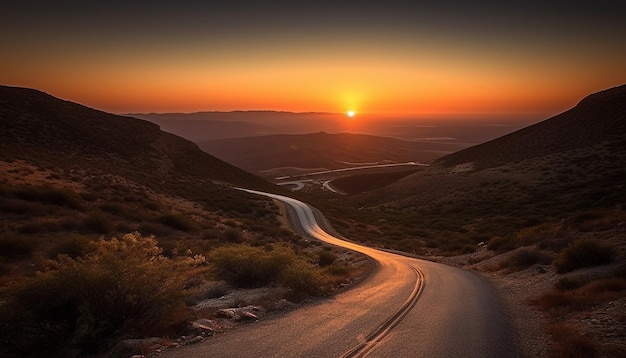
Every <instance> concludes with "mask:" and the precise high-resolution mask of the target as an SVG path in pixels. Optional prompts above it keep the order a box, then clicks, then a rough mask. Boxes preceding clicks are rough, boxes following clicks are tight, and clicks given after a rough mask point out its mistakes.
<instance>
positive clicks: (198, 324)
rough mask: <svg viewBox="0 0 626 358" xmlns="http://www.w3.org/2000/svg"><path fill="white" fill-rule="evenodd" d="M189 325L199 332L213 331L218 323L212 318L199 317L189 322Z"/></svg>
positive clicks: (217, 326)
mask: <svg viewBox="0 0 626 358" xmlns="http://www.w3.org/2000/svg"><path fill="white" fill-rule="evenodd" d="M191 327H192V328H194V329H195V330H196V331H200V332H201V333H213V332H215V329H216V328H219V325H218V324H217V322H215V321H213V320H210V319H206V318H201V319H199V320H195V321H193V322H191Z"/></svg>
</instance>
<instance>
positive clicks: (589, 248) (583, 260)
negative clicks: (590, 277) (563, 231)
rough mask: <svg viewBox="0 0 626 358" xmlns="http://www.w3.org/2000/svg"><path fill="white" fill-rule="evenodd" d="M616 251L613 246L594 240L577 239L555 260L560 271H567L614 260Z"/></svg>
mask: <svg viewBox="0 0 626 358" xmlns="http://www.w3.org/2000/svg"><path fill="white" fill-rule="evenodd" d="M615 256H616V252H615V250H614V249H613V248H612V247H609V246H606V245H604V244H602V243H599V242H597V241H593V240H587V239H580V240H576V241H575V242H574V243H572V244H571V245H570V246H568V247H567V248H565V249H564V250H563V251H561V253H560V254H559V256H558V257H557V258H556V259H555V260H554V267H556V270H557V272H558V273H565V272H569V271H572V270H575V269H577V268H581V267H588V266H596V265H605V264H609V263H611V262H613V260H614V259H615Z"/></svg>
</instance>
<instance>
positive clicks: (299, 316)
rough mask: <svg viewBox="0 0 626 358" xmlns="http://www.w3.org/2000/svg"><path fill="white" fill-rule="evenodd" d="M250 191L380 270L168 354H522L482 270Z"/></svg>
mask: <svg viewBox="0 0 626 358" xmlns="http://www.w3.org/2000/svg"><path fill="white" fill-rule="evenodd" d="M247 191H249V190H247ZM249 192H252V193H256V194H260V195H266V196H270V197H272V198H274V199H277V200H280V201H282V202H283V203H285V204H287V205H288V206H289V208H290V210H291V211H292V213H294V214H295V216H296V217H297V221H298V222H299V225H300V229H301V230H303V231H305V232H306V233H308V235H310V236H313V237H315V238H317V239H319V240H322V241H325V242H328V243H330V244H334V245H338V246H342V247H345V248H348V249H352V250H355V251H358V252H361V253H364V254H366V255H368V256H370V257H371V258H372V259H373V260H374V261H375V263H376V269H375V270H374V272H373V273H372V274H371V275H370V276H369V277H368V278H366V279H365V280H364V281H362V282H361V283H359V284H358V285H356V286H355V287H354V288H352V289H350V290H347V291H346V292H343V293H341V294H339V295H336V296H335V297H332V298H329V299H324V300H320V301H318V302H316V303H314V304H310V305H306V306H304V307H303V308H299V309H297V310H295V311H292V312H289V313H287V314H284V315H280V316H276V317H274V318H270V319H266V320H263V321H260V322H257V323H255V324H250V325H245V326H242V327H240V328H238V329H236V330H234V331H230V332H228V333H226V334H223V335H218V336H215V337H211V338H210V339H207V340H206V341H204V342H202V343H198V344H196V345H191V346H186V347H180V348H176V349H171V350H168V351H165V352H164V353H163V354H162V355H161V356H162V357H184V358H193V357H364V356H368V357H521V353H520V350H519V348H518V347H519V344H518V343H517V341H516V337H515V334H514V332H513V329H512V325H511V323H510V322H509V319H508V317H507V315H506V313H505V310H504V307H503V306H502V305H501V303H500V302H499V300H498V298H497V296H496V294H495V291H494V290H493V289H492V287H491V286H490V285H489V284H488V282H487V281H485V280H484V279H482V278H481V277H480V276H478V275H476V274H474V273H472V272H468V271H464V270H461V269H457V268H454V267H450V266H446V265H442V264H437V263H433V262H429V261H423V260H419V259H414V258H409V257H404V256H400V255H397V254H393V253H388V252H384V251H379V250H376V249H372V248H368V247H364V246H361V245H357V244H355V243H352V242H347V241H344V240H341V239H339V238H337V237H334V236H332V235H330V234H328V233H327V232H325V231H324V230H322V229H321V228H320V226H319V225H318V224H317V220H316V218H315V215H314V214H313V211H312V210H311V208H310V207H309V206H308V205H306V204H304V203H302V202H299V201H297V200H294V199H291V198H287V197H283V196H279V195H274V194H266V193H260V192H255V191H249Z"/></svg>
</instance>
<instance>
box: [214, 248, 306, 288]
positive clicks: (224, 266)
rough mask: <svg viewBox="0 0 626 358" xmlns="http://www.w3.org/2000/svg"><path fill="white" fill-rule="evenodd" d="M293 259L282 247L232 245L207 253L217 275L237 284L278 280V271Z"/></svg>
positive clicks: (256, 283) (292, 254)
mask: <svg viewBox="0 0 626 358" xmlns="http://www.w3.org/2000/svg"><path fill="white" fill-rule="evenodd" d="M295 260H296V256H295V254H294V253H293V251H291V250H289V249H287V248H284V247H277V248H274V249H273V250H271V251H268V250H266V249H264V248H260V247H251V246H247V245H232V246H225V247H220V248H217V249H215V250H213V252H212V253H211V262H212V263H213V265H214V267H215V269H216V273H217V275H218V276H219V278H220V279H224V280H226V281H228V282H229V283H231V284H234V285H237V286H239V287H259V286H263V285H267V284H270V283H278V280H279V278H280V274H281V273H282V271H283V270H285V269H286V268H287V266H288V265H289V264H291V263H292V262H293V261H295Z"/></svg>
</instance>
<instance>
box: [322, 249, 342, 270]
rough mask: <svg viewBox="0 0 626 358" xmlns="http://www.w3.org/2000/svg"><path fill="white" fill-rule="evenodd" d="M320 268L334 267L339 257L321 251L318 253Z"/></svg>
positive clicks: (329, 252)
mask: <svg viewBox="0 0 626 358" xmlns="http://www.w3.org/2000/svg"><path fill="white" fill-rule="evenodd" d="M317 257H318V264H319V265H320V267H324V266H329V265H332V264H333V263H334V262H335V260H337V255H336V254H335V253H334V252H332V251H330V250H320V251H318V253H317Z"/></svg>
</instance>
